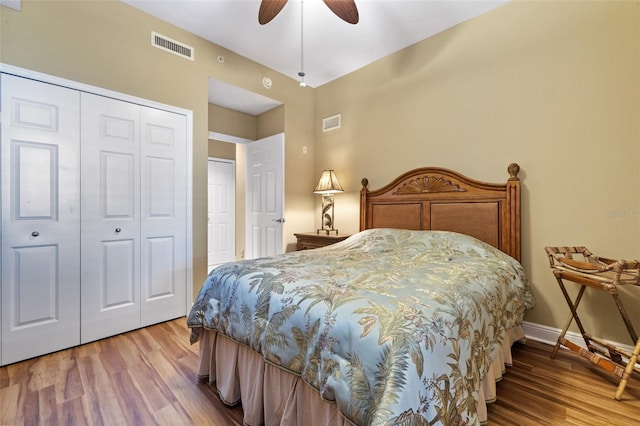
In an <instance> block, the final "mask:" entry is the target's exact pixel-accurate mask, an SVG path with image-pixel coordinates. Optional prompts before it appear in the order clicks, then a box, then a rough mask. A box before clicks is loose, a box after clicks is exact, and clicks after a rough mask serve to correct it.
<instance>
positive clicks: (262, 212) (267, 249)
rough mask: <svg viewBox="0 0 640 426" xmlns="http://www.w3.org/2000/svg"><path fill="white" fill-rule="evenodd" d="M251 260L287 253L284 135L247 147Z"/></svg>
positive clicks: (249, 250)
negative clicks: (284, 246) (284, 243)
mask: <svg viewBox="0 0 640 426" xmlns="http://www.w3.org/2000/svg"><path fill="white" fill-rule="evenodd" d="M246 157H247V158H246V170H247V172H246V173H247V177H246V209H247V211H246V222H247V230H246V238H247V258H248V259H255V258H258V257H264V256H273V255H275V254H280V253H282V252H283V238H284V235H283V223H284V216H283V214H284V133H281V134H278V135H274V136H269V137H267V138H264V139H260V140H257V141H255V142H251V143H249V144H247V149H246Z"/></svg>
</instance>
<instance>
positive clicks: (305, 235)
mask: <svg viewBox="0 0 640 426" xmlns="http://www.w3.org/2000/svg"><path fill="white" fill-rule="evenodd" d="M293 235H295V236H296V238H297V239H298V244H297V246H296V249H297V250H309V249H314V248H319V247H325V246H328V245H331V244H335V243H337V242H338V241H342V240H344V239H346V238H349V237H350V235H343V234H338V235H336V234H335V233H331V234H329V235H327V234H326V233H325V232H320V233H319V234H318V233H317V232H301V233H298V234H293Z"/></svg>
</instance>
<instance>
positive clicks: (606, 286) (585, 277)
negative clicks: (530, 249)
mask: <svg viewBox="0 0 640 426" xmlns="http://www.w3.org/2000/svg"><path fill="white" fill-rule="evenodd" d="M545 251H546V252H547V255H548V256H549V263H550V265H551V269H552V271H553V275H554V276H555V277H556V280H557V281H558V285H559V286H560V290H562V294H563V295H564V298H565V299H566V301H567V304H568V305H569V309H570V310H571V314H570V315H569V318H568V319H567V323H566V325H565V326H564V328H563V329H562V332H561V333H560V337H558V341H557V342H556V346H555V348H554V349H553V353H552V354H551V358H554V357H555V356H556V354H557V353H558V349H559V348H560V345H562V346H564V347H566V348H568V349H571V350H572V351H574V352H576V353H578V354H579V355H580V356H582V357H584V358H586V359H588V360H590V361H591V362H593V363H594V364H596V365H598V366H600V367H602V368H604V369H605V370H607V371H609V372H611V373H613V374H615V375H616V376H618V377H620V383H619V385H618V389H617V390H616V394H615V399H617V400H620V399H621V398H622V393H623V392H624V388H625V387H626V385H627V380H628V379H629V377H631V374H632V373H633V372H634V371H635V372H636V373H640V368H638V367H637V366H636V362H638V356H639V354H640V339H638V334H637V333H636V331H635V329H634V328H633V324H632V323H631V321H630V320H629V317H628V315H627V312H626V310H625V309H624V305H623V304H622V300H621V298H620V294H619V293H618V287H619V286H622V285H633V286H640V261H638V260H633V261H625V260H612V259H606V258H602V257H596V256H594V255H593V254H592V253H591V252H590V251H589V250H587V249H586V248H585V247H545ZM574 256H578V259H579V260H578V259H574ZM564 281H571V282H573V283H576V284H578V285H579V286H580V290H579V291H578V295H577V296H576V299H575V301H572V300H571V297H570V296H569V293H568V292H567V289H566V287H565V284H564ZM587 287H591V288H594V289H596V290H599V291H604V292H606V293H609V294H610V295H611V296H613V299H614V301H615V303H616V306H617V307H618V311H619V312H620V316H621V317H622V320H623V321H624V324H625V326H626V327H627V331H628V332H629V335H630V336H631V340H632V341H633V342H634V344H635V347H634V349H633V353H629V352H628V351H626V350H624V349H622V348H619V347H617V346H614V345H612V344H611V343H608V342H605V341H603V340H601V339H598V338H596V337H593V336H591V335H590V334H589V333H587V332H586V331H585V329H584V327H583V325H582V322H581V321H580V317H579V316H578V311H577V310H578V305H579V304H580V300H581V299H582V295H583V294H584V291H585V289H586V288H587ZM573 321H575V322H576V325H577V326H578V328H579V329H580V333H581V334H582V338H583V339H584V342H585V345H586V348H583V347H581V346H579V345H576V344H575V343H573V342H570V341H569V340H567V339H566V338H565V334H566V333H567V330H568V329H569V326H570V325H571V323H572V322H573Z"/></svg>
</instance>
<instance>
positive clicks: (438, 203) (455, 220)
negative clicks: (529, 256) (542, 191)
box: [360, 163, 521, 261]
mask: <svg viewBox="0 0 640 426" xmlns="http://www.w3.org/2000/svg"><path fill="white" fill-rule="evenodd" d="M507 170H508V172H509V179H508V180H507V182H506V183H505V184H494V183H487V182H481V181H477V180H474V179H470V178H468V177H466V176H463V175H461V174H460V173H457V172H454V171H452V170H447V169H442V168H438V167H424V168H420V169H414V170H411V171H408V172H406V173H404V174H402V175H400V176H398V177H397V178H396V179H394V180H393V181H392V182H391V183H389V184H388V185H386V186H384V187H382V188H380V189H376V190H374V191H370V190H369V189H368V188H367V186H368V185H369V181H368V180H367V179H366V178H365V179H362V189H361V190H360V230H361V231H362V230H365V229H370V228H402V229H415V230H428V229H433V230H442V231H455V232H460V233H462V234H467V235H471V236H472V237H475V238H477V239H479V240H482V241H484V242H486V243H488V244H491V245H492V246H494V247H496V248H498V249H500V250H502V251H503V252H505V253H507V254H508V255H510V256H512V257H514V258H515V259H516V260H518V261H520V260H521V259H520V179H519V178H518V172H519V171H520V166H518V165H517V164H516V163H512V164H509V167H508V168H507Z"/></svg>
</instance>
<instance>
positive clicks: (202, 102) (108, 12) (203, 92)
mask: <svg viewBox="0 0 640 426" xmlns="http://www.w3.org/2000/svg"><path fill="white" fill-rule="evenodd" d="M0 22H1V23H2V24H1V26H0V27H1V28H0V62H2V63H5V64H9V65H13V66H17V67H22V68H26V69H30V70H34V71H38V72H42V73H46V74H51V75H54V76H58V77H62V78H66V79H70V80H75V81H78V82H81V83H85V84H90V85H94V86H98V87H102V88H106V89H109V90H113V91H117V92H121V93H126V94H129V95H132V96H137V97H140V98H144V99H149V100H153V101H156V102H160V103H165V104H169V105H174V106H177V107H181V108H185V109H189V110H191V111H193V200H194V205H193V230H194V233H193V256H194V259H193V260H194V274H193V277H194V282H193V287H194V291H197V290H198V289H199V288H200V286H201V283H202V281H203V280H204V278H205V276H206V272H207V232H206V221H207V205H206V204H207V203H206V200H207V197H206V191H207V156H208V140H207V139H208V132H209V129H208V100H207V84H208V78H209V77H213V78H216V79H219V80H223V81H226V82H228V83H230V84H233V85H235V86H238V87H241V88H243V89H246V90H250V91H253V92H256V93H259V94H262V95H264V96H268V97H269V98H272V99H275V100H278V101H280V102H282V103H283V104H285V107H284V110H285V113H286V116H287V117H288V118H289V120H290V122H291V123H294V124H292V125H290V126H289V125H288V124H287V123H285V126H284V129H285V133H286V157H285V161H286V163H287V166H286V167H287V172H286V174H285V187H286V188H288V187H289V185H290V186H291V187H293V188H296V187H297V185H298V181H299V180H312V179H313V177H312V175H313V161H312V160H311V157H310V156H303V155H302V148H301V147H302V144H303V143H311V142H309V138H313V127H312V121H311V120H310V118H309V117H310V116H311V115H312V112H313V109H312V108H313V91H312V90H302V89H300V87H299V86H298V83H297V82H296V81H295V80H293V79H291V78H289V77H287V76H284V75H282V74H279V73H277V72H275V71H273V70H270V69H268V68H266V67H263V66H261V65H258V64H256V63H254V62H251V61H249V60H247V59H246V58H243V57H241V56H239V55H237V54H235V53H233V52H230V51H228V50H226V49H223V48H221V47H219V46H216V45H214V44H211V43H209V42H207V41H205V40H203V39H201V38H199V37H196V36H194V35H192V34H189V33H187V32H185V31H183V30H180V29H178V28H176V27H174V26H172V25H169V24H167V23H165V22H162V21H159V20H157V19H155V18H153V17H151V16H149V15H146V14H144V13H142V12H140V11H138V10H137V9H134V8H132V7H129V6H127V5H125V4H124V3H121V2H119V1H115V0H106V1H105V0H84V1H81V2H79V1H29V0H23V1H22V11H20V12H18V11H15V10H13V9H9V8H6V7H0ZM211 24H212V25H215V20H214V21H212V23H211ZM151 31H156V32H159V33H160V34H163V35H165V36H167V37H170V38H172V39H174V40H178V41H180V42H182V43H185V44H187V45H190V46H192V47H194V49H195V52H196V53H195V61H189V60H185V59H182V58H179V57H178V56H176V55H173V54H170V53H167V52H164V51H162V50H159V49H155V48H153V47H151V46H150V42H149V40H150V38H151ZM218 55H223V56H224V57H225V61H224V63H223V64H221V63H219V62H218V61H217V56H218ZM263 77H269V78H271V80H272V81H273V86H272V88H271V89H270V90H267V89H265V88H264V87H263V86H262V78H263ZM289 164H291V166H289ZM293 171H295V173H294V172H293ZM312 203H313V197H312V195H311V194H310V193H308V194H306V196H305V197H300V196H299V194H297V193H296V194H295V196H292V197H288V196H286V195H285V216H287V215H289V216H293V213H295V216H296V217H298V218H299V219H298V220H291V221H289V220H287V223H285V230H284V233H285V238H286V241H287V243H289V244H292V242H293V241H295V238H294V237H293V233H294V232H296V231H297V230H298V229H299V227H300V226H301V222H309V223H310V222H311V221H312V220H313V219H312V217H313V212H312ZM309 206H311V207H309ZM307 210H308V212H307ZM289 212H291V214H289ZM296 226H297V227H296Z"/></svg>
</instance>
